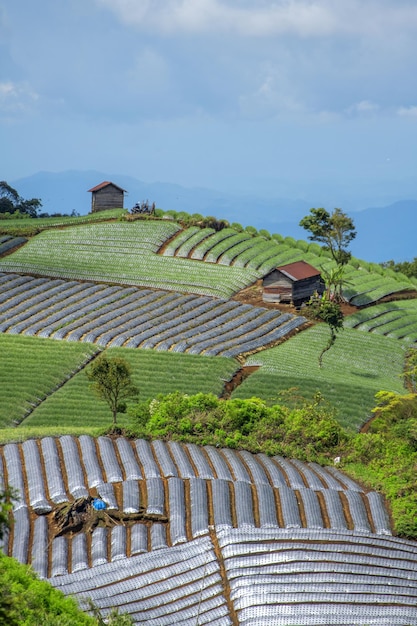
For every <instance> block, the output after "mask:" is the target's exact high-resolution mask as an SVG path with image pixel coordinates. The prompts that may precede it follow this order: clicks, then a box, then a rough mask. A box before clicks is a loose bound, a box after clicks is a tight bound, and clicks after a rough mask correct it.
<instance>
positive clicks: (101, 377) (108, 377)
mask: <svg viewBox="0 0 417 626" xmlns="http://www.w3.org/2000/svg"><path fill="white" fill-rule="evenodd" d="M86 374H87V378H88V380H90V381H91V388H92V389H93V390H94V391H95V393H96V394H97V395H98V396H99V397H100V398H102V399H103V400H105V401H106V402H107V404H108V405H109V407H110V410H111V412H112V415H113V425H115V424H116V422H117V413H123V412H124V411H125V410H126V404H125V402H124V401H125V400H127V398H130V397H132V396H136V395H137V394H138V393H139V391H138V389H137V388H136V387H135V386H134V384H133V383H132V378H131V370H130V365H129V363H127V362H126V361H125V360H124V359H120V358H118V357H113V358H107V357H106V356H103V355H102V356H99V357H98V358H97V359H95V360H94V361H93V363H92V364H91V365H90V367H89V368H88V369H87V370H86Z"/></svg>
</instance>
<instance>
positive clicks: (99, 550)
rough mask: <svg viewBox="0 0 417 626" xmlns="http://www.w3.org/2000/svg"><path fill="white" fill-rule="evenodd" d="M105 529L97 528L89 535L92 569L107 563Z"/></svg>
mask: <svg viewBox="0 0 417 626" xmlns="http://www.w3.org/2000/svg"><path fill="white" fill-rule="evenodd" d="M107 533H108V531H107V528H101V527H100V526H97V527H96V528H95V529H94V530H93V532H92V535H91V562H92V565H93V567H97V566H98V565H102V564H103V563H107Z"/></svg>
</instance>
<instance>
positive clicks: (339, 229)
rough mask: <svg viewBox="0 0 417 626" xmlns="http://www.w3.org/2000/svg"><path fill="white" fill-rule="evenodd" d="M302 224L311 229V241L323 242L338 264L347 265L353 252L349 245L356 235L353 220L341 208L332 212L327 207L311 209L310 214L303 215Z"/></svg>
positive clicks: (303, 226) (306, 228)
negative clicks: (349, 249)
mask: <svg viewBox="0 0 417 626" xmlns="http://www.w3.org/2000/svg"><path fill="white" fill-rule="evenodd" d="M300 226H302V228H305V230H309V231H310V233H311V235H309V237H308V238H309V239H310V240H311V241H317V242H318V243H321V244H322V246H323V248H324V249H325V250H329V251H330V254H331V255H332V257H333V259H334V260H335V261H336V263H337V265H346V263H348V262H349V259H350V257H351V253H350V252H349V251H348V250H347V246H348V245H349V244H350V242H351V241H352V240H353V239H354V238H355V237H356V230H355V226H354V223H353V220H352V219H351V218H350V217H348V216H347V215H346V213H344V212H343V211H342V210H341V209H334V211H333V213H332V214H330V213H328V211H326V209H323V208H320V209H310V215H307V216H306V217H303V219H302V220H301V221H300Z"/></svg>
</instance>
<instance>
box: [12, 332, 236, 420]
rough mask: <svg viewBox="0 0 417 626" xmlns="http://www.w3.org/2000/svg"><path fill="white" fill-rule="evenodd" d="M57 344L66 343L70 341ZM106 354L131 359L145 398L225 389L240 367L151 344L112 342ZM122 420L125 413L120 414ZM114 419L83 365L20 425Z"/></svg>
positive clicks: (129, 360) (216, 359) (214, 391)
mask: <svg viewBox="0 0 417 626" xmlns="http://www.w3.org/2000/svg"><path fill="white" fill-rule="evenodd" d="M51 341H52V340H51ZM55 343H58V342H55ZM58 345H60V346H62V348H63V349H64V348H65V347H66V346H67V345H71V344H66V343H65V344H58ZM80 345H85V344H80ZM105 354H106V355H108V356H119V357H122V358H124V359H125V360H126V361H128V362H129V363H130V365H131V367H132V378H133V381H134V383H135V385H136V386H137V387H138V388H139V391H140V399H141V400H145V399H147V398H154V397H155V396H156V395H157V394H159V393H163V394H166V393H170V392H172V391H177V390H178V391H181V392H183V393H189V394H193V393H197V392H199V391H202V392H204V393H214V394H216V395H220V394H221V392H222V390H223V386H224V381H225V380H229V379H230V378H231V377H232V376H233V374H234V372H235V371H236V369H238V367H239V364H238V363H237V361H235V360H234V359H228V358H222V357H203V356H198V355H191V354H190V355H187V354H171V353H167V352H165V353H164V352H154V351H152V350H134V349H127V348H110V349H108V350H106V351H105ZM119 421H120V424H121V425H123V424H124V423H125V419H124V416H120V418H119ZM110 423H111V414H110V411H109V408H108V406H107V404H106V403H105V402H104V401H103V400H100V399H99V398H97V397H96V396H95V395H94V394H93V393H92V391H91V389H90V388H89V383H88V380H87V377H86V376H85V373H84V371H80V372H79V373H78V374H77V375H76V376H74V378H72V379H71V380H69V381H68V382H67V383H66V384H65V385H64V386H63V387H61V388H60V389H58V390H57V391H56V392H55V393H54V394H53V395H52V396H50V397H49V398H48V399H47V400H46V401H45V402H43V403H42V404H41V405H39V407H38V408H36V409H35V410H34V411H33V413H32V414H31V415H30V416H29V417H28V418H27V419H26V420H25V421H24V423H23V424H22V426H21V427H19V430H20V428H24V429H28V428H31V429H32V428H33V429H35V430H38V429H40V428H45V427H46V428H57V427H60V426H62V427H68V426H71V428H74V429H76V430H79V429H80V428H81V429H83V428H85V427H88V428H104V427H106V426H109V425H110Z"/></svg>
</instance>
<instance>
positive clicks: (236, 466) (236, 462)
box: [221, 448, 252, 483]
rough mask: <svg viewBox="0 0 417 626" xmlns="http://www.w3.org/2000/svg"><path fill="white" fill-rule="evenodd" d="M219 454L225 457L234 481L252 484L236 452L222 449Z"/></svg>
mask: <svg viewBox="0 0 417 626" xmlns="http://www.w3.org/2000/svg"><path fill="white" fill-rule="evenodd" d="M221 454H222V455H223V456H224V457H225V459H226V462H227V463H228V464H229V467H230V468H231V471H232V472H233V475H234V479H235V480H242V481H244V482H247V483H251V482H252V480H251V478H250V476H249V474H248V471H247V469H246V467H245V466H244V464H243V463H242V461H241V460H240V458H239V457H238V455H237V453H236V452H234V451H233V450H229V449H227V448H222V450H221Z"/></svg>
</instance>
